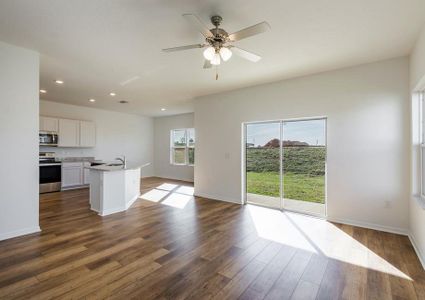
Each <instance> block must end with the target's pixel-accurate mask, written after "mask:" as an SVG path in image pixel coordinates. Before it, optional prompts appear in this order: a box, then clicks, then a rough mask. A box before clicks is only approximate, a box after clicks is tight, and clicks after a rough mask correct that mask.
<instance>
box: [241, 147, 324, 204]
mask: <svg viewBox="0 0 425 300" xmlns="http://www.w3.org/2000/svg"><path fill="white" fill-rule="evenodd" d="M283 154H284V155H283V156H284V162H285V163H284V174H285V176H284V180H283V190H284V197H285V198H288V199H295V200H304V201H310V202H317V203H324V202H325V157H326V149H325V148H324V147H287V148H284V151H283ZM279 156H280V154H279V148H248V149H247V192H248V193H253V194H260V195H267V196H275V197H279V188H280V184H279V180H280V176H279V168H280V166H279Z"/></svg>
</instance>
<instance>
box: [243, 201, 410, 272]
mask: <svg viewBox="0 0 425 300" xmlns="http://www.w3.org/2000/svg"><path fill="white" fill-rule="evenodd" d="M248 210H249V213H250V216H251V218H252V220H253V223H254V226H255V229H256V230H257V234H258V236H259V237H261V238H264V239H268V240H272V241H275V242H278V243H281V244H285V245H288V246H292V247H296V248H299V249H304V250H307V251H311V252H313V253H320V254H323V255H325V256H327V257H329V258H331V259H337V260H340V261H342V262H345V263H349V264H353V265H356V266H360V267H363V268H366V269H372V270H376V271H379V272H383V273H387V274H391V275H394V276H398V277H400V278H403V279H407V280H412V279H411V278H410V277H409V276H408V275H406V274H405V273H403V272H402V271H400V270H399V269H397V268H396V267H394V266H393V265H392V264H390V263H389V262H388V261H386V260H385V259H383V258H382V257H380V256H379V255H377V254H376V253H375V252H373V251H372V250H370V249H369V248H367V247H366V246H365V245H363V244H362V243H360V242H359V241H357V240H355V239H354V238H352V237H351V236H350V235H348V234H347V233H345V232H344V231H342V230H341V229H339V228H338V227H336V226H335V225H333V224H332V223H330V222H327V221H326V220H323V219H319V218H314V217H310V216H305V215H301V214H296V213H290V212H281V211H278V210H273V209H268V208H264V207H259V206H255V205H248Z"/></svg>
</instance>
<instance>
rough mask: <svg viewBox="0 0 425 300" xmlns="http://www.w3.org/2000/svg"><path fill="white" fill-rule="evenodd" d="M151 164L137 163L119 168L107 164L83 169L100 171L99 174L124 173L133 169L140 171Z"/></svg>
mask: <svg viewBox="0 0 425 300" xmlns="http://www.w3.org/2000/svg"><path fill="white" fill-rule="evenodd" d="M150 164H151V163H145V164H140V163H139V164H137V163H127V165H126V166H125V168H124V166H123V165H119V166H111V165H108V164H103V165H97V166H90V167H85V169H89V170H93V171H100V172H113V171H125V170H135V169H141V168H144V167H147V166H149V165H150Z"/></svg>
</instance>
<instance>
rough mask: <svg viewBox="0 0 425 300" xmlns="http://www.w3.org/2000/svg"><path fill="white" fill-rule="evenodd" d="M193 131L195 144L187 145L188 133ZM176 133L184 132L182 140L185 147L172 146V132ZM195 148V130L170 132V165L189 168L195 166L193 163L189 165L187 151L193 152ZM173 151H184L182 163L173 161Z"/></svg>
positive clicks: (180, 129) (181, 129) (172, 130)
mask: <svg viewBox="0 0 425 300" xmlns="http://www.w3.org/2000/svg"><path fill="white" fill-rule="evenodd" d="M190 130H193V133H194V137H195V142H194V143H193V145H190V144H189V131H190ZM176 131H184V139H185V145H184V146H176V145H174V132H176ZM195 146H196V132H195V128H176V129H171V130H170V164H171V165H174V166H191V167H193V166H194V165H195V162H194V163H193V164H191V163H189V149H194V151H195ZM175 149H184V163H176V162H175V160H174V152H175Z"/></svg>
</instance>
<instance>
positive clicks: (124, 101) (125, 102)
mask: <svg viewBox="0 0 425 300" xmlns="http://www.w3.org/2000/svg"><path fill="white" fill-rule="evenodd" d="M120 103H121V104H127V103H128V101H126V100H121V101H120Z"/></svg>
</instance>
